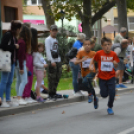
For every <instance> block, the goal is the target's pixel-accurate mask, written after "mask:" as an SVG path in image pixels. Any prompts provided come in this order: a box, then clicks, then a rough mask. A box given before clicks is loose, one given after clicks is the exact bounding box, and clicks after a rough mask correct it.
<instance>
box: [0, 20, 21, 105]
mask: <svg viewBox="0 0 134 134" xmlns="http://www.w3.org/2000/svg"><path fill="white" fill-rule="evenodd" d="M21 27H22V24H21V22H20V21H12V22H11V30H9V31H7V32H6V33H5V34H4V35H3V38H2V41H1V46H0V49H2V50H3V51H9V52H11V72H2V73H1V83H0V97H1V99H2V101H3V95H4V93H5V95H6V102H3V103H2V105H1V107H10V106H18V104H17V103H13V102H11V84H12V82H13V77H14V68H15V63H16V58H17V55H16V54H17V49H18V48H19V45H18V44H17V37H18V35H19V33H20V30H21Z"/></svg>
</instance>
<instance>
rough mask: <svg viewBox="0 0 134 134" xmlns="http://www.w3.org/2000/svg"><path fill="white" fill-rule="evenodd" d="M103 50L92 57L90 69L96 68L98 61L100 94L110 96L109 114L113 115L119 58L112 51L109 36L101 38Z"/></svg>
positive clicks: (104, 96)
mask: <svg viewBox="0 0 134 134" xmlns="http://www.w3.org/2000/svg"><path fill="white" fill-rule="evenodd" d="M101 45H102V50H100V51H98V52H96V54H95V56H94V58H93V59H92V61H91V63H90V66H89V69H90V70H94V67H93V66H92V64H94V62H95V61H96V62H98V68H99V72H98V77H99V86H100V94H101V96H102V97H103V98H106V97H108V96H109V101H108V109H107V112H108V114H109V115H113V114H114V112H113V110H112V107H113V103H114V98H115V71H114V67H117V65H118V62H119V58H118V57H117V55H116V53H115V52H113V51H111V46H112V43H111V40H110V39H107V38H105V37H104V38H102V40H101Z"/></svg>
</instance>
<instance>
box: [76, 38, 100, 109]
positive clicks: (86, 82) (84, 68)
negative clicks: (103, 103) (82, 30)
mask: <svg viewBox="0 0 134 134" xmlns="http://www.w3.org/2000/svg"><path fill="white" fill-rule="evenodd" d="M83 48H84V49H83V50H81V51H79V52H78V54H77V56H76V57H77V59H76V61H75V64H80V63H81V74H82V77H83V80H82V85H83V86H84V89H86V91H88V94H89V96H88V102H89V103H91V102H92V101H93V97H92V95H93V96H94V108H95V109H97V108H98V98H97V97H96V94H95V90H94V88H93V86H92V79H93V78H94V76H95V69H94V70H93V71H92V72H91V71H90V70H89V64H90V62H91V60H92V58H93V57H94V56H95V52H94V51H91V48H92V45H91V43H90V40H89V39H86V40H85V41H84V43H83ZM81 90H83V89H81ZM91 94H92V95H91ZM91 98H92V99H91Z"/></svg>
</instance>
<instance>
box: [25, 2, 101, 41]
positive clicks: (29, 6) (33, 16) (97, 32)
mask: <svg viewBox="0 0 134 134" xmlns="http://www.w3.org/2000/svg"><path fill="white" fill-rule="evenodd" d="M25 5H26V6H24V7H23V10H24V12H25V14H24V15H23V22H31V23H34V24H46V19H45V15H44V11H43V9H42V7H41V0H25ZM39 7H40V8H39ZM55 23H56V25H57V26H58V27H61V26H62V23H61V20H59V21H56V22H55ZM80 24H81V22H80V21H79V20H77V19H76V18H75V17H73V18H72V20H71V21H68V20H67V19H64V26H66V25H71V26H74V29H75V32H76V33H78V32H81V30H80ZM93 35H94V36H96V37H97V42H98V43H100V38H101V21H98V22H96V23H95V25H94V26H93Z"/></svg>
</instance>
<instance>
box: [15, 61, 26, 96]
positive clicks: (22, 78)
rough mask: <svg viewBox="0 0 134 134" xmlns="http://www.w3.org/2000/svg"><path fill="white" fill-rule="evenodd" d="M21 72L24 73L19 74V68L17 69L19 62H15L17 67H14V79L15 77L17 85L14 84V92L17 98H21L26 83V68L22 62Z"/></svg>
mask: <svg viewBox="0 0 134 134" xmlns="http://www.w3.org/2000/svg"><path fill="white" fill-rule="evenodd" d="M23 70H24V73H23V74H20V72H19V71H20V68H19V62H18V61H17V67H16V77H17V83H16V91H17V96H20V97H22V95H23V92H24V89H25V86H26V84H27V82H28V75H27V68H26V61H24V62H23Z"/></svg>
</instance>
